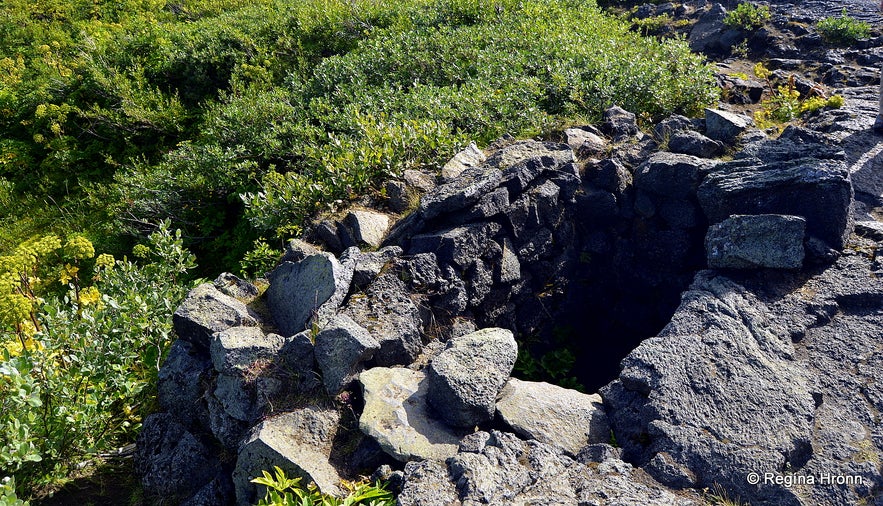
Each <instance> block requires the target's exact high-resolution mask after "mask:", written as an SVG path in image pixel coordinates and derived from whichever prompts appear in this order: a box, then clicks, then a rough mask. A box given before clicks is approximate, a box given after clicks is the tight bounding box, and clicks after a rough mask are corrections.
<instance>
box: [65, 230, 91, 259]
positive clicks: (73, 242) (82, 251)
mask: <svg viewBox="0 0 883 506" xmlns="http://www.w3.org/2000/svg"><path fill="white" fill-rule="evenodd" d="M64 252H65V254H66V255H68V256H69V257H71V258H73V259H75V260H86V259H88V258H92V257H94V256H95V247H94V246H92V242H91V241H89V239H86V238H85V237H83V236H81V235H72V236H70V237H68V239H67V242H66V243H65V245H64Z"/></svg>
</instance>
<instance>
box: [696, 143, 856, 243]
mask: <svg viewBox="0 0 883 506" xmlns="http://www.w3.org/2000/svg"><path fill="white" fill-rule="evenodd" d="M697 196H698V198H699V203H700V204H701V206H702V210H703V211H704V212H705V216H706V217H707V218H708V220H709V221H710V222H711V223H717V222H720V221H722V220H724V219H726V218H728V217H729V216H732V215H735V214H786V215H795V216H802V217H803V218H805V219H806V231H807V234H809V235H811V236H816V237H818V238H819V239H821V240H823V241H825V242H826V243H828V245H830V246H831V247H833V248H835V249H842V248H843V246H844V245H845V244H846V239H847V238H848V237H849V234H850V232H851V231H852V206H853V192H852V185H851V184H850V178H849V172H848V171H847V169H846V168H845V167H844V164H843V163H842V162H838V161H834V160H817V159H812V158H802V159H796V160H792V161H788V162H778V163H773V164H762V163H760V162H759V161H758V160H756V159H746V160H737V161H733V162H728V163H724V164H720V165H718V166H717V167H716V168H715V169H714V170H713V171H712V172H711V173H710V174H709V175H708V176H707V177H706V178H705V181H703V183H702V184H701V185H700V186H699V190H698V191H697Z"/></svg>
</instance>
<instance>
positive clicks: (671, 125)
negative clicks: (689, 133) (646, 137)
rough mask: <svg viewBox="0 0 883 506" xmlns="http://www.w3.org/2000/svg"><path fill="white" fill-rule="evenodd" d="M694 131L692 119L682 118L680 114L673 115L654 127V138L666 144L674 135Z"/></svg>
mask: <svg viewBox="0 0 883 506" xmlns="http://www.w3.org/2000/svg"><path fill="white" fill-rule="evenodd" d="M692 129H693V122H692V121H690V118H688V117H686V116H681V115H680V114H672V115H671V116H669V117H668V118H665V119H664V120H662V121H660V122H659V123H657V124H656V126H655V127H653V136H654V137H655V138H656V140H657V141H659V142H660V143H665V142H666V141H668V140H669V139H671V136H672V135H674V134H676V133H678V132H683V131H685V130H692Z"/></svg>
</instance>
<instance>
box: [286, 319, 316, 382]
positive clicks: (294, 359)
mask: <svg viewBox="0 0 883 506" xmlns="http://www.w3.org/2000/svg"><path fill="white" fill-rule="evenodd" d="M315 362H316V355H315V352H314V346H313V339H312V330H304V331H303V332H299V333H297V334H295V335H293V336H291V337H289V338H287V339H284V344H283V345H282V348H280V349H279V353H278V355H277V363H278V365H279V367H280V368H281V369H282V370H283V371H284V374H285V376H287V377H288V378H289V379H290V380H291V382H292V383H294V384H295V388H296V389H299V390H301V391H309V390H312V389H314V388H316V387H318V386H319V385H320V382H319V379H318V375H317V374H316V372H315V371H316V370H315Z"/></svg>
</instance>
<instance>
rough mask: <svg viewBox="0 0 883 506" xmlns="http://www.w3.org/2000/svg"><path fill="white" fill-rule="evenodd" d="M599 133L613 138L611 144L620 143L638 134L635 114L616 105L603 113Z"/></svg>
mask: <svg viewBox="0 0 883 506" xmlns="http://www.w3.org/2000/svg"><path fill="white" fill-rule="evenodd" d="M601 131H602V132H604V133H605V134H607V135H609V136H611V137H613V142H622V141H624V140H626V139H628V138H630V137H633V136H635V135H637V134H638V132H639V130H638V123H637V121H636V117H635V114H634V113H631V112H629V111H626V110H625V109H623V108H622V107H619V106H616V105H614V106H613V107H608V108H607V110H605V111H604V122H603V123H602V124H601Z"/></svg>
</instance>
